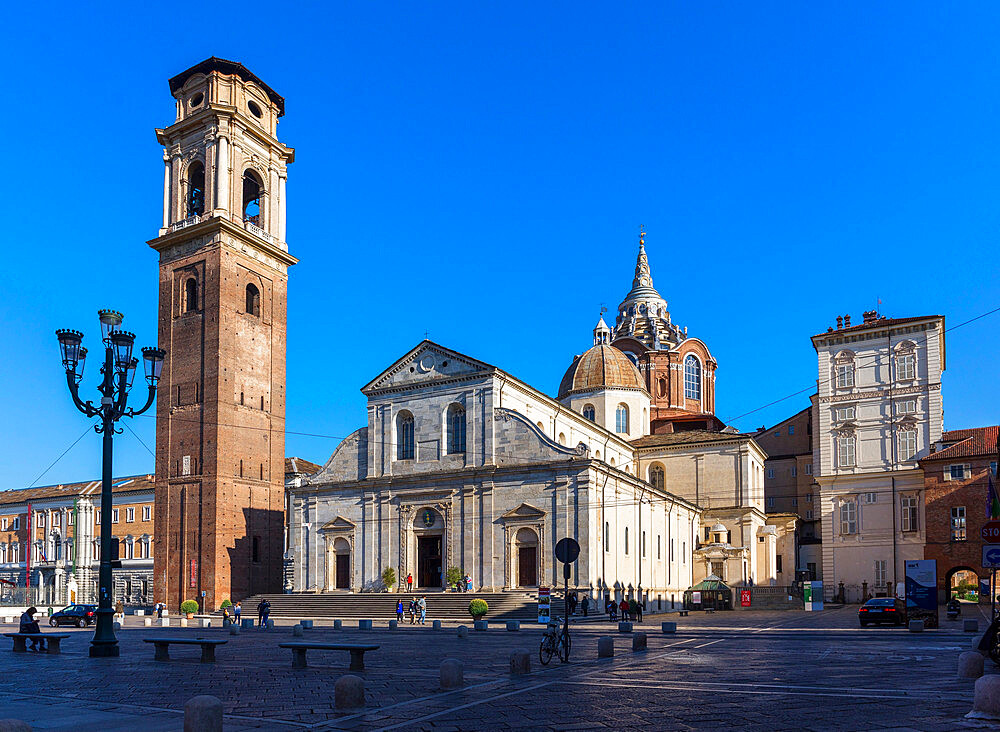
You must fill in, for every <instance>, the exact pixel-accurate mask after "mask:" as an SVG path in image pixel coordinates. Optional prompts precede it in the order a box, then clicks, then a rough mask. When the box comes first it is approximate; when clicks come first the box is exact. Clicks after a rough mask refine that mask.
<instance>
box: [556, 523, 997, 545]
mask: <svg viewBox="0 0 1000 732" xmlns="http://www.w3.org/2000/svg"><path fill="white" fill-rule="evenodd" d="M982 537H983V541H984V542H986V543H987V544H1000V521H987V522H986V523H985V524H983V529H982ZM558 549H559V547H556V550H557V551H558Z"/></svg>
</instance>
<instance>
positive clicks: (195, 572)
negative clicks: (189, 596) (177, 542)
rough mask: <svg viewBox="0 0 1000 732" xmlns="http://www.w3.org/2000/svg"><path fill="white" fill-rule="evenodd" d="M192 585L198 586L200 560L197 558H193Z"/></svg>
mask: <svg viewBox="0 0 1000 732" xmlns="http://www.w3.org/2000/svg"><path fill="white" fill-rule="evenodd" d="M191 586H192V587H197V586H198V560H197V559H192V560H191Z"/></svg>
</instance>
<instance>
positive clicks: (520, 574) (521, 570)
mask: <svg viewBox="0 0 1000 732" xmlns="http://www.w3.org/2000/svg"><path fill="white" fill-rule="evenodd" d="M514 546H515V548H516V549H517V586H518V587H537V586H538V534H536V533H535V532H534V531H532V530H531V529H528V528H523V529H518V531H517V534H515V535H514Z"/></svg>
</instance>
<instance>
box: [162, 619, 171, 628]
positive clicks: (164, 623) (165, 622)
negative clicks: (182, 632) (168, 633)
mask: <svg viewBox="0 0 1000 732" xmlns="http://www.w3.org/2000/svg"><path fill="white" fill-rule="evenodd" d="M160 627H161V628H169V627H170V618H167V617H162V618H160Z"/></svg>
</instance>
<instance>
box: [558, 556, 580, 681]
mask: <svg viewBox="0 0 1000 732" xmlns="http://www.w3.org/2000/svg"><path fill="white" fill-rule="evenodd" d="M578 556H580V544H579V543H578V542H577V540H576V539H570V538H568V537H567V538H565V539H560V540H559V541H558V542H556V559H558V560H559V561H560V562H562V563H563V603H564V607H565V614H566V619H565V620H563V633H564V634H565V636H566V657H565V658H564V659H563V663H565V662H567V661H569V575H570V568H569V565H570V564H572V563H573V562H575V561H576V558H577V557H578Z"/></svg>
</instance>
